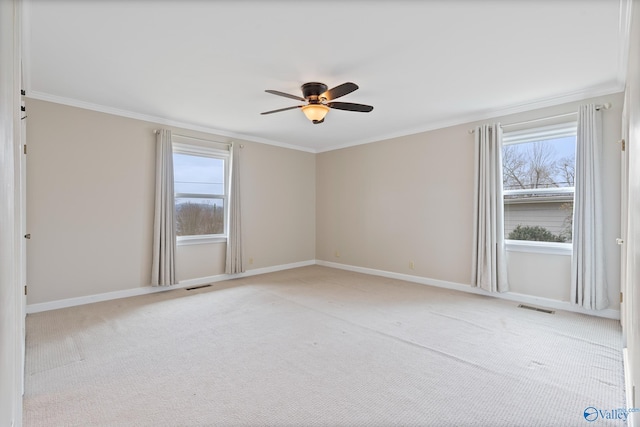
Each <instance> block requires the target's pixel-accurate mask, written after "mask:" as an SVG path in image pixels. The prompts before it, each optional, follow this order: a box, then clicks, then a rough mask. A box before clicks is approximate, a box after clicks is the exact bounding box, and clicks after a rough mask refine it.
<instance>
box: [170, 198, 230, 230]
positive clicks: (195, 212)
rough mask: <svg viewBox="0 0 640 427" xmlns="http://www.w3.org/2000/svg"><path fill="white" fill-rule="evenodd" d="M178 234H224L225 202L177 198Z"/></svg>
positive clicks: (220, 200)
mask: <svg viewBox="0 0 640 427" xmlns="http://www.w3.org/2000/svg"><path fill="white" fill-rule="evenodd" d="M176 234H177V235H178V236H198V235H202V234H224V200H222V199H202V198H184V197H180V198H176Z"/></svg>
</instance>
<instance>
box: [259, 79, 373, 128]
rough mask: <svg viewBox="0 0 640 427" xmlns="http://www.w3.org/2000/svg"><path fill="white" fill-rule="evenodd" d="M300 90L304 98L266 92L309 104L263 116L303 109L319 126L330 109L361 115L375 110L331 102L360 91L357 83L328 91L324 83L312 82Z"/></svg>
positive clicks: (362, 106)
mask: <svg viewBox="0 0 640 427" xmlns="http://www.w3.org/2000/svg"><path fill="white" fill-rule="evenodd" d="M300 89H302V97H300V96H297V95H290V94H288V93H284V92H279V91H277V90H265V92H267V93H271V94H274V95H279V96H284V97H285V98H291V99H297V100H298V101H302V102H306V103H307V104H305V105H296V106H294V107H287V108H280V109H279V110H272V111H265V112H264V113H261V114H272V113H279V112H280V111H287V110H293V109H294V108H301V109H302V112H303V113H304V115H305V116H307V118H308V119H309V120H311V121H312V122H313V124H316V125H317V124H319V123H322V122H324V117H325V116H326V115H327V113H328V112H329V109H330V108H333V109H336V110H346V111H358V112H361V113H368V112H369V111H371V110H373V107H372V106H371V105H364V104H354V103H352V102H331V101H333V100H334V99H336V98H340V97H341V96H345V95H347V94H349V93H351V92H353V91H354V90H356V89H358V85H357V84H355V83H351V82H347V83H343V84H341V85H339V86H336V87H334V88H333V89H328V87H327V85H326V84H324V83H317V82H310V83H305V84H303V85H302V86H301V87H300ZM327 89H328V90H327Z"/></svg>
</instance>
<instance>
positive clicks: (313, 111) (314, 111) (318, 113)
mask: <svg viewBox="0 0 640 427" xmlns="http://www.w3.org/2000/svg"><path fill="white" fill-rule="evenodd" d="M302 112H303V113H304V115H305V116H307V119H309V120H311V121H312V122H319V121H321V120H322V119H324V116H326V115H327V113H328V112H329V107H327V106H326V105H322V104H309V105H305V106H304V107H302Z"/></svg>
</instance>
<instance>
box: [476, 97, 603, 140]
mask: <svg viewBox="0 0 640 427" xmlns="http://www.w3.org/2000/svg"><path fill="white" fill-rule="evenodd" d="M609 108H611V103H610V102H607V103H606V104H602V105H596V110H598V111H600V110H603V109H604V110H608V109H609ZM577 114H578V112H577V111H574V112H573V113H566V114H557V115H555V116H549V117H543V118H541V119H534V120H526V121H524V122H515V123H508V124H506V125H500V127H501V128H505V127H510V126H517V125H525V124H527V123H535V122H541V121H544V120H551V119H559V118H561V117H569V116H575V115H577ZM475 131H476V130H475V129H469V133H474V132H475Z"/></svg>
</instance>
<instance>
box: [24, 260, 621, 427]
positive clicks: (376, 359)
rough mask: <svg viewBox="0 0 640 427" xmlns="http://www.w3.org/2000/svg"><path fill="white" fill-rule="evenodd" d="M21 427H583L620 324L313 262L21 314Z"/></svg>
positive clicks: (611, 375)
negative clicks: (23, 316)
mask: <svg viewBox="0 0 640 427" xmlns="http://www.w3.org/2000/svg"><path fill="white" fill-rule="evenodd" d="M26 375H27V377H26V394H25V399H24V424H25V426H228V425H229V426H232V425H238V426H254V425H255V426H260V425H271V426H395V425H403V426H419V425H420V426H422V425H424V426H534V425H537V426H586V425H592V426H593V425H598V426H604V425H615V426H621V425H624V422H622V421H620V420H606V419H602V418H601V417H600V419H598V420H597V422H594V423H589V422H587V421H586V420H585V418H584V410H585V408H587V407H590V406H593V407H596V408H598V409H604V410H607V409H615V408H624V406H625V404H624V389H623V372H622V354H621V332H620V327H619V324H618V322H617V321H614V320H608V319H602V318H596V317H590V316H585V315H581V314H575V313H566V312H556V314H553V315H550V314H545V313H540V312H535V311H529V310H524V309H520V308H517V304H516V303H512V302H508V301H504V300H499V299H494V298H489V297H482V296H477V295H470V294H464V293H458V292H455V291H447V290H442V289H437V288H431V287H428V286H423V285H418V284H413V283H407V282H402V281H398V280H392V279H385V278H380V277H372V276H367V275H363V274H357V273H351V272H346V271H340V270H335V269H330V268H325V267H319V266H312V267H305V268H300V269H294V270H288V271H283V272H278V273H272V274H267V275H262V276H254V277H249V278H245V279H238V280H235V281H231V282H221V283H217V284H214V285H213V286H211V287H209V288H205V289H200V290H193V291H186V290H175V291H171V292H164V293H159V294H152V295H146V296H141V297H135V298H129V299H122V300H115V301H108V302H103V303H97V304H91V305H86V306H81V307H72V308H67V309H62V310H56V311H50V312H44V313H38V314H34V315H30V316H28V318H27V374H26Z"/></svg>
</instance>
